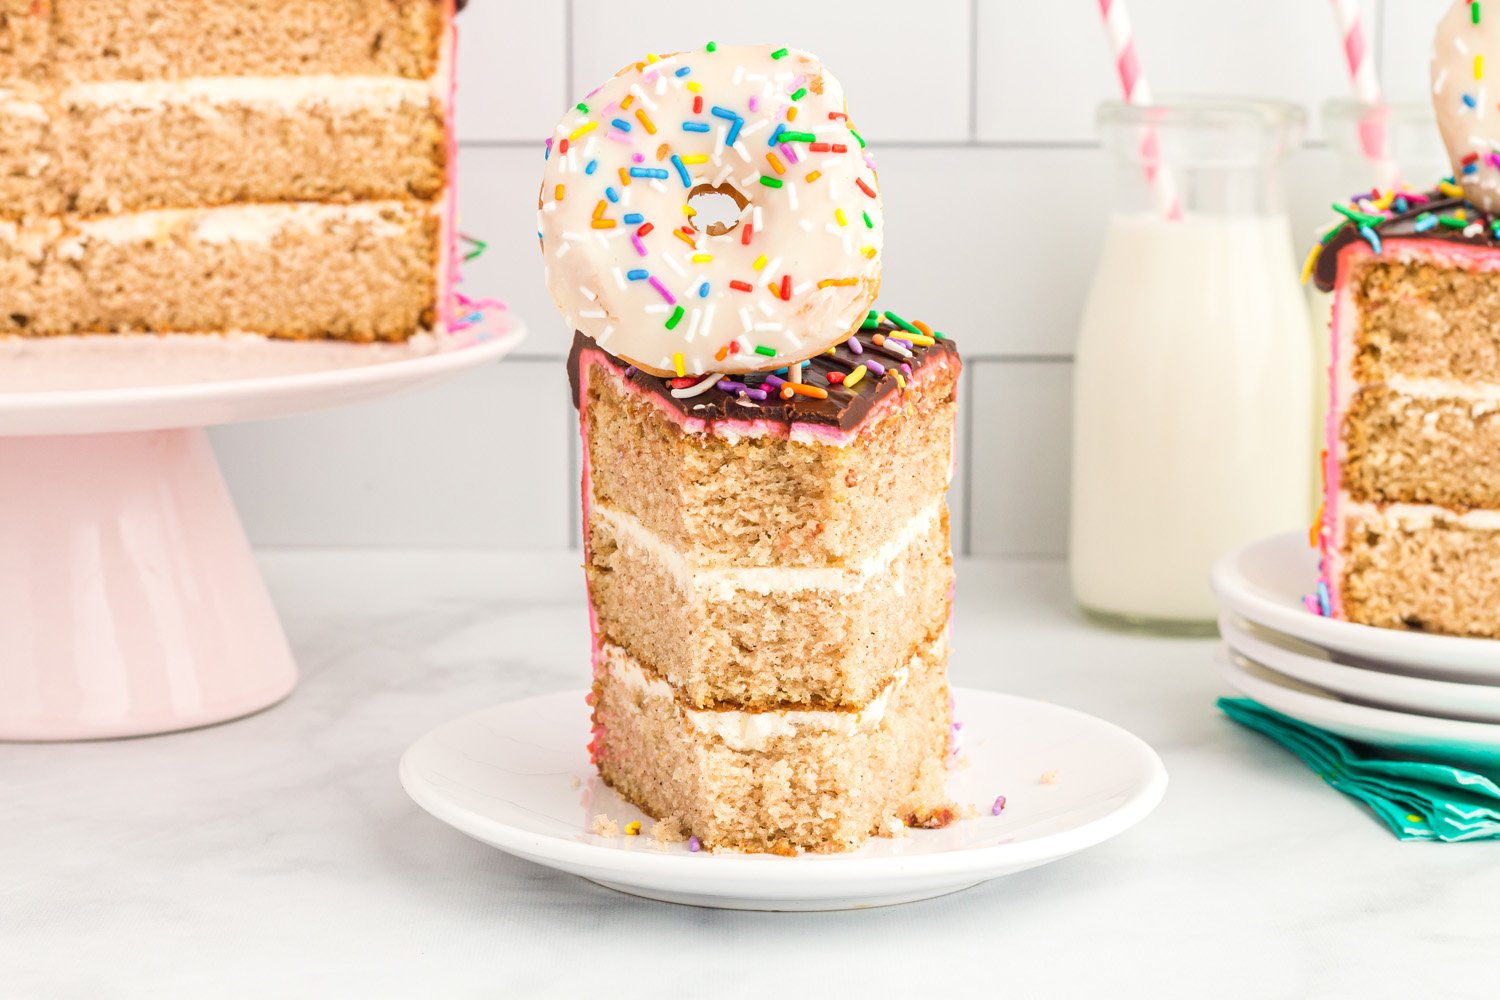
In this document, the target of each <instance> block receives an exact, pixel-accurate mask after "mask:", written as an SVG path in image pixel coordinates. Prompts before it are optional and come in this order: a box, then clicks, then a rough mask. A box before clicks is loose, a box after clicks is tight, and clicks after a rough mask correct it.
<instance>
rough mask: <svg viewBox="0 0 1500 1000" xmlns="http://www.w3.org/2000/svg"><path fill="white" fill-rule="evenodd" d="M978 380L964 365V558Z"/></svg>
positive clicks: (969, 542) (970, 520) (970, 545)
mask: <svg viewBox="0 0 1500 1000" xmlns="http://www.w3.org/2000/svg"><path fill="white" fill-rule="evenodd" d="M978 379H979V374H978V372H977V371H976V370H975V366H973V365H965V366H964V384H963V385H962V386H961V388H962V390H963V395H962V396H961V397H960V399H959V408H960V410H961V412H962V413H963V420H964V446H963V448H962V449H961V452H962V454H961V456H960V457H961V460H962V461H963V471H964V496H963V504H964V537H963V539H962V543H961V544H960V546H959V554H960V555H962V556H966V557H967V556H968V555H969V554H970V553H972V552H973V551H974V407H973V405H972V404H970V403H969V397H971V396H972V395H974V383H975V382H976V381H978Z"/></svg>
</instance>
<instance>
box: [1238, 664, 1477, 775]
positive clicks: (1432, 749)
mask: <svg viewBox="0 0 1500 1000" xmlns="http://www.w3.org/2000/svg"><path fill="white" fill-rule="evenodd" d="M1214 660H1215V663H1216V665H1217V666H1218V669H1219V673H1220V674H1221V675H1222V676H1223V678H1224V679H1225V680H1226V681H1228V682H1229V684H1230V685H1231V686H1232V687H1233V688H1234V689H1235V690H1237V691H1239V692H1241V693H1242V694H1245V695H1248V696H1250V697H1251V698H1253V699H1255V700H1256V701H1258V702H1260V703H1261V704H1262V705H1264V706H1266V707H1267V708H1271V709H1275V710H1276V711H1278V712H1280V713H1281V714H1282V715H1288V716H1291V717H1292V718H1294V719H1297V720H1298V721H1301V722H1305V723H1307V724H1308V725H1312V726H1317V727H1318V728H1320V729H1326V730H1328V731H1329V732H1331V733H1337V734H1338V735H1340V736H1344V737H1347V738H1348V739H1351V740H1359V741H1361V742H1364V743H1373V744H1375V745H1376V746H1383V747H1394V748H1396V749H1399V750H1405V751H1408V752H1411V753H1416V754H1422V755H1425V756H1429V757H1432V758H1434V759H1436V760H1440V761H1443V762H1444V763H1449V764H1452V763H1459V762H1466V763H1474V764H1478V765H1481V766H1483V767H1486V768H1494V767H1495V766H1496V765H1500V726H1497V725H1492V724H1490V723H1485V722H1461V721H1458V720H1455V719H1436V718H1433V717H1432V716H1430V715H1413V714H1411V713H1408V712H1395V711H1391V710H1390V709H1385V708H1370V707H1368V706H1365V705H1353V704H1350V703H1349V702H1346V701H1341V700H1340V699H1338V698H1337V697H1335V696H1334V695H1331V694H1329V693H1328V692H1326V691H1320V690H1318V689H1317V688H1314V687H1309V686H1307V685H1305V684H1302V683H1300V682H1298V681H1295V680H1292V679H1290V678H1288V677H1283V676H1281V675H1280V674H1277V673H1275V672H1273V671H1270V670H1267V669H1266V668H1264V667H1261V666H1257V665H1256V664H1254V663H1252V662H1250V661H1249V660H1247V659H1246V658H1245V657H1244V656H1242V655H1240V654H1238V653H1236V652H1234V650H1232V649H1230V648H1229V647H1228V646H1223V645H1221V646H1220V647H1219V649H1218V652H1217V654H1216V655H1215V657H1214Z"/></svg>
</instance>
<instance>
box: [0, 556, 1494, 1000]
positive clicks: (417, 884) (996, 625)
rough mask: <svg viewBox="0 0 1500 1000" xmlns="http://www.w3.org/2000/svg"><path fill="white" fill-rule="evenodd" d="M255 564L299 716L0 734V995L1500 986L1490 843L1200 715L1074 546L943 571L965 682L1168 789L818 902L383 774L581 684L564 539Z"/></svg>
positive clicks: (1439, 990)
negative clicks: (1047, 834)
mask: <svg viewBox="0 0 1500 1000" xmlns="http://www.w3.org/2000/svg"><path fill="white" fill-rule="evenodd" d="M263 563H264V566H265V568H266V572H267V575H268V578H269V580H270V584H271V589H272V592H273V594H274V595H275V597H276V599H277V603H278V605H279V607H280V608H281V611H282V614H283V617H284V620H285V622H286V626H287V630H288V633H289V635H290V637H291V640H292V643H293V646H294V647H295V648H296V650H297V651H298V654H299V660H300V663H301V667H302V671H303V679H302V684H301V686H300V688H299V689H298V690H297V691H296V692H295V693H294V694H293V695H292V697H291V698H290V699H289V700H288V701H286V702H285V703H283V704H281V705H279V706H276V707H274V708H272V709H270V710H269V711H266V712H263V713H261V714H260V715H257V716H254V717H252V718H249V719H244V720H241V721H238V722H234V723H230V724H227V725H222V726H216V727H212V728H208V729H203V730H199V731H196V732H189V733H179V734H176V735H171V736H162V737H153V738H147V739H137V740H123V741H114V742H103V743H92V744H75V745H0V996H3V997H6V998H13V997H33V996H34V997H46V998H52V997H89V998H96V997H114V996H132V997H133V996H140V997H152V998H157V997H163V996H170V997H176V996H214V997H240V996H244V997H256V998H263V997H302V996H307V997H330V996H358V997H361V998H368V997H384V996H400V997H405V996H411V997H417V996H420V997H470V996H474V997H483V996H496V997H500V996H506V997H566V998H577V997H592V996H601V997H602V996H615V997H633V996H646V995H656V996H666V997H680V996H693V997H756V998H765V997H778V996H797V995H813V994H814V993H817V994H821V995H830V996H844V995H851V996H852V995H856V993H858V994H864V995H875V994H877V992H878V994H880V995H888V996H899V995H908V996H916V995H934V994H939V993H943V992H947V991H951V990H954V989H965V988H967V989H973V990H974V991H975V992H976V993H978V994H980V995H1002V994H1003V995H1007V996H1017V997H1033V996H1075V995H1076V996H1100V997H1105V996H1107V997H1132V996H1141V997H1153V998H1155V997H1164V996H1194V997H1200V996H1213V997H1216V998H1222V997H1255V998H1258V1000H1264V998H1275V997H1309V996H1312V997H1375V996H1393V997H1396V996H1399V997H1411V996H1414V995H1418V994H1421V995H1428V996H1442V995H1445V994H1446V993H1448V992H1449V991H1452V992H1453V993H1454V994H1455V995H1456V994H1457V992H1458V991H1459V990H1463V991H1464V992H1466V993H1470V994H1473V995H1482V994H1483V993H1484V992H1485V990H1486V988H1484V987H1483V986H1482V983H1484V982H1491V983H1493V972H1492V967H1493V961H1494V957H1495V956H1496V955H1497V954H1500V844H1486V843H1479V844H1457V845H1439V844H1402V843H1398V842H1397V841H1396V840H1394V839H1393V838H1392V837H1391V836H1390V835H1389V834H1388V833H1387V832H1385V830H1384V829H1383V828H1381V827H1380V826H1378V825H1377V824H1376V823H1375V822H1374V821H1373V820H1371V819H1369V818H1368V817H1367V816H1366V815H1365V814H1364V813H1363V812H1361V811H1360V809H1359V808H1358V807H1356V806H1355V805H1353V804H1352V803H1350V802H1349V801H1347V800H1345V799H1344V798H1343V797H1342V796H1340V795H1338V794H1337V793H1335V792H1334V791H1332V790H1331V789H1329V788H1327V787H1325V786H1324V785H1323V783H1322V782H1321V781H1320V780H1318V779H1317V778H1316V777H1314V776H1313V775H1312V774H1310V773H1308V772H1307V771H1306V770H1304V769H1303V768H1302V766H1301V765H1300V764H1299V763H1298V762H1297V761H1296V760H1295V759H1294V758H1292V757H1291V756H1290V755H1289V754H1287V753H1286V752H1284V751H1282V750H1280V749H1278V748H1276V747H1274V746H1272V745H1271V744H1269V743H1267V742H1265V741H1263V740H1262V739H1261V738H1259V737H1257V736H1255V735H1253V734H1251V733H1248V732H1246V731H1244V730H1241V729H1239V728H1237V727H1235V726H1233V725H1232V724H1231V723H1229V722H1228V721H1227V720H1226V719H1225V718H1223V717H1222V716H1221V715H1220V714H1219V713H1218V712H1217V711H1216V710H1215V709H1214V707H1213V701H1214V697H1215V695H1216V694H1218V693H1220V686H1219V683H1218V681H1217V680H1216V679H1215V677H1214V675H1213V672H1212V670H1211V667H1210V650H1211V648H1212V647H1211V644H1210V643H1208V642H1206V641H1186V640H1166V639H1152V638H1141V637H1136V636H1129V635H1121V634H1117V633H1112V632H1106V631H1102V630H1099V629H1096V628H1094V627H1091V626H1089V625H1087V624H1085V623H1084V622H1082V621H1081V620H1080V618H1079V617H1078V615H1077V614H1076V612H1075V611H1074V610H1073V609H1072V607H1071V604H1070V601H1069V599H1068V593H1067V585H1066V574H1065V572H1064V569H1063V567H1062V566H1061V565H1060V564H1058V563H1053V562H1034V563H1025V562H981V561H970V562H966V563H963V564H961V566H960V569H959V591H958V593H959V597H958V609H957V612H956V624H955V647H956V650H955V654H954V659H953V668H952V669H953V676H954V679H955V681H956V682H957V683H959V684H964V685H969V686H975V687H988V688H994V689H999V690H1005V691H1010V692H1013V693H1017V694H1022V695H1027V696H1031V697H1036V698H1041V699H1045V700H1049V701H1055V702H1059V703H1062V704H1066V705H1070V706H1073V707H1076V708H1079V709H1082V710H1084V711H1087V712H1091V713H1094V714H1096V715H1099V716H1101V717H1103V718H1106V719H1109V720H1112V721H1114V722H1116V723H1119V724H1120V725H1123V726H1125V727H1127V728H1128V729H1131V730H1133V731H1134V732H1136V733H1137V734H1139V735H1140V736H1142V737H1143V738H1145V739H1146V740H1147V741H1149V742H1150V743H1151V744H1152V745H1153V746H1155V747H1156V748H1157V750H1158V751H1159V752H1160V753H1161V755H1162V757H1163V759H1164V760H1165V761H1166V765H1167V768H1168V770H1169V771H1170V772H1171V780H1172V784H1171V787H1170V788H1169V789H1168V791H1167V797H1166V800H1165V801H1164V802H1163V804H1162V805H1161V807H1160V808H1159V809H1158V810H1157V812H1156V813H1155V814H1154V815H1153V816H1152V817H1150V818H1149V819H1148V820H1147V821H1146V822H1145V823H1143V824H1141V825H1140V826H1139V827H1137V828H1135V829H1133V830H1131V831H1129V832H1127V833H1126V834H1124V835H1123V836H1121V837H1119V838H1118V839H1116V840H1113V841H1110V842H1109V843H1107V844H1105V845H1103V846H1101V847H1099V848H1096V849H1093V850H1090V851H1087V852H1085V853H1083V854H1081V855H1078V856H1075V857H1073V858H1070V859H1067V860H1065V861H1062V862H1059V863H1057V864H1054V865H1050V866H1047V867H1045V868H1041V869H1036V870H1032V871H1028V872H1024V873H1022V874H1019V875H1015V876H1012V877H1010V878H1006V879H1001V880H999V881H996V882H991V883H989V884H987V885H983V886H979V887H976V888H974V889H970V890H968V891H965V892H962V893H959V894H956V895H952V896H947V897H943V898H940V899H935V900H930V901H927V902H922V903H915V904H910V905H907V906H900V907H894V908H889V909H882V910H871V911H864V912H849V913H820V914H778V913H739V912H726V911H716V910H699V909H693V908H689V907H679V906H672V905H669V904H663V903H653V902H649V901H646V900H641V899H637V898H635V897H631V896H625V895H618V894H616V893H614V892H611V891H609V890H607V889H602V888H599V887H597V886H594V885H592V884H590V883H587V882H584V881H582V880H580V879H577V878H573V877H571V876H567V875H561V874H558V873H555V872H552V871H550V870H548V869H545V868H540V867H536V866H534V865H531V864H529V863H527V862H523V861H518V860H515V859H513V858H510V857H508V856H506V855H504V854H501V853H500V852H498V851H495V850H493V849H491V848H488V847H485V846H483V845H482V844H479V843H477V842H475V841H471V840H469V839H467V838H466V837H464V836H463V835H461V834H459V833H456V832H454V831H453V830H450V829H449V828H447V827H446V826H444V825H442V824H441V823H439V822H438V821H437V820H435V819H432V818H431V817H429V816H428V815H427V814H425V813H423V812H422V811H421V810H419V809H418V808H417V807H416V806H415V805H413V804H412V803H411V802H410V801H409V800H408V799H407V797H406V796H405V794H404V793H403V792H402V790H401V787H400V785H399V784H398V783H397V780H396V762H397V759H398V758H399V756H400V754H401V752H402V750H403V749H404V748H405V747H406V746H407V745H408V744H409V743H410V742H411V741H413V740H414V739H416V738H417V737H418V736H420V735H421V734H422V733H424V732H426V731H427V730H428V729H430V728H432V727H433V726H435V725H437V724H438V723H441V722H443V721H445V720H447V719H450V718H453V717H455V716H457V715H460V714H463V713H466V712H469V711H471V710H473V709H476V708H480V707H483V706H486V705H489V704H493V703H495V702H500V701H505V700H509V699H512V698H517V697H521V696H524V695H530V694H538V693H543V692H548V691H556V690H564V689H568V688H582V687H583V686H585V684H586V683H587V676H588V666H587V653H588V641H587V635H586V623H585V618H584V611H583V605H582V601H583V593H582V575H581V573H580V572H579V569H578V565H577V563H578V559H577V556H576V555H573V556H569V555H565V554H555V555H535V554H530V555H527V554H514V555H506V554H484V555H476V554H467V553H364V552H343V553H335V552H311V551H300V552H285V553H269V554H266V555H265V556H264V557H263ZM0 655H3V651H0ZM1476 991H1477V992H1476Z"/></svg>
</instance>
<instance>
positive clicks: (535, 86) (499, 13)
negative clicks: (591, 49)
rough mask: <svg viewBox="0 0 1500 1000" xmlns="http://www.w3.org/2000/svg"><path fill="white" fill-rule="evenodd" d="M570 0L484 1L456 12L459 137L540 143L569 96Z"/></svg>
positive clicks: (548, 132) (463, 138)
mask: <svg viewBox="0 0 1500 1000" xmlns="http://www.w3.org/2000/svg"><path fill="white" fill-rule="evenodd" d="M566 17H567V4H565V3H562V2H560V0H542V2H535V3H516V2H511V0H498V2H497V0H479V2H477V3H471V4H469V6H468V7H467V8H466V9H465V10H464V12H463V13H462V14H460V15H459V16H458V97H457V101H458V106H457V126H458V137H459V139H460V141H462V140H489V141H494V140H502V141H503V140H535V141H536V143H537V145H538V146H539V147H540V145H541V142H542V140H543V139H545V138H547V136H548V135H549V134H550V133H551V131H552V126H553V124H554V123H556V121H557V116H558V115H559V114H561V113H562V109H563V106H564V104H565V103H566V101H567V99H568V95H567V93H566V90H567V81H566V80H565V79H564V77H565V76H566V75H567V61H566V55H567V32H566V30H565V20H566Z"/></svg>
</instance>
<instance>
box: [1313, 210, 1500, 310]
mask: <svg viewBox="0 0 1500 1000" xmlns="http://www.w3.org/2000/svg"><path fill="white" fill-rule="evenodd" d="M1453 190H1456V189H1455V188H1453V187H1452V186H1451V185H1450V186H1448V191H1453ZM1334 208H1335V210H1337V211H1338V212H1340V213H1342V214H1343V215H1344V216H1345V220H1344V222H1343V224H1342V225H1340V226H1338V227H1337V228H1336V229H1334V230H1332V231H1331V232H1330V233H1329V234H1328V235H1327V236H1326V237H1324V239H1323V247H1322V251H1321V252H1320V253H1319V254H1318V256H1317V258H1316V260H1315V261H1314V262H1313V265H1312V278H1313V280H1314V281H1315V282H1316V283H1317V286H1318V287H1319V288H1321V289H1322V290H1323V291H1325V292H1331V291H1333V285H1334V282H1335V281H1336V280H1337V278H1338V272H1339V254H1340V253H1342V252H1343V250H1344V248H1345V247H1347V246H1348V245H1349V244H1351V243H1355V242H1358V241H1363V242H1365V243H1367V244H1368V245H1369V246H1370V248H1371V249H1373V250H1374V251H1375V252H1376V253H1377V254H1378V253H1379V252H1380V250H1381V248H1382V246H1383V245H1384V241H1385V240H1388V239H1417V240H1441V241H1443V242H1445V243H1461V244H1464V245H1466V246H1472V247H1488V248H1493V249H1500V233H1497V232H1496V225H1497V223H1500V218H1497V217H1495V216H1491V215H1489V214H1487V213H1485V212H1482V211H1480V210H1479V209H1477V208H1475V207H1474V206H1473V205H1471V204H1469V203H1468V202H1466V201H1464V199H1463V198H1462V197H1452V196H1449V194H1448V193H1447V192H1444V191H1441V190H1439V191H1434V192H1432V193H1430V194H1426V195H1411V194H1406V195H1400V194H1398V195H1395V196H1393V197H1392V205H1391V206H1390V207H1389V208H1388V209H1387V210H1386V211H1385V213H1384V214H1382V211H1381V209H1379V208H1378V207H1377V205H1376V204H1375V199H1373V198H1366V197H1361V198H1359V199H1357V200H1356V201H1354V202H1353V203H1352V204H1351V205H1335V206H1334Z"/></svg>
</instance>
